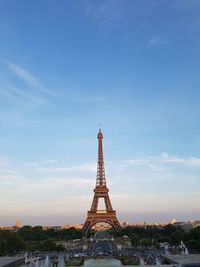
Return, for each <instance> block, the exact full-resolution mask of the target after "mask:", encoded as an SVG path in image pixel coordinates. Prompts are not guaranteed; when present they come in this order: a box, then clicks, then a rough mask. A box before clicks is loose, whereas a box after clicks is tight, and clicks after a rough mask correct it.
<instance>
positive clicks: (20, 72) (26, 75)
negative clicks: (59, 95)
mask: <svg viewBox="0 0 200 267" xmlns="http://www.w3.org/2000/svg"><path fill="white" fill-rule="evenodd" d="M7 65H8V68H9V69H10V70H11V71H12V72H13V73H14V74H15V75H17V76H18V77H19V78H21V79H22V80H23V81H24V82H26V83H27V84H28V85H29V86H31V87H32V88H33V89H36V90H40V91H41V92H43V93H46V94H49V95H51V96H55V94H53V93H52V92H51V91H50V90H48V89H47V88H46V87H44V86H43V85H42V84H41V83H40V81H39V80H38V79H37V78H36V77H34V76H33V75H32V74H31V73H30V72H29V71H28V70H26V69H25V68H22V67H21V66H19V65H16V64H14V63H11V62H7Z"/></svg>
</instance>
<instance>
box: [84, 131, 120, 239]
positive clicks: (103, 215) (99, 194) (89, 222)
mask: <svg viewBox="0 0 200 267" xmlns="http://www.w3.org/2000/svg"><path fill="white" fill-rule="evenodd" d="M97 139H98V164H97V178H96V187H95V189H94V197H93V201H92V206H91V209H90V210H89V211H88V213H87V219H86V221H85V223H84V225H83V228H82V231H83V235H87V234H88V232H89V231H90V229H91V227H92V226H93V225H95V224H96V223H100V222H104V223H108V224H110V225H111V226H112V227H113V228H114V230H115V231H119V230H120V228H121V226H120V223H119V221H118V219H117V217H116V211H115V210H113V208H112V205H111V201H110V198H109V194H108V192H109V189H108V188H107V186H106V177H105V169H104V160H103V142H102V141H103V134H102V132H101V129H100V130H99V133H98V135H97ZM100 198H103V199H104V202H105V210H98V202H99V199H100Z"/></svg>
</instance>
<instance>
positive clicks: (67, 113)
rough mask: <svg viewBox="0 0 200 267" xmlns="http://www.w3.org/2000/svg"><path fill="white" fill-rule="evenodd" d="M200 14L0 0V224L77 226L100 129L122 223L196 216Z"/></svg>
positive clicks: (183, 8)
mask: <svg viewBox="0 0 200 267" xmlns="http://www.w3.org/2000/svg"><path fill="white" fill-rule="evenodd" d="M199 12H200V2H199V1H198V0H190V1H186V0H182V1H179V0H173V1H168V0H159V1H158V0H151V1H148V2H147V1H144V0H141V1H140V2H138V1H130V0H123V1H122V0H115V1H114V0H102V1H98V0H93V1H92V0H80V1H76V2H75V1H71V0H69V1H63V0H61V1H60V2H59V4H58V3H55V1H53V0H48V1H47V0H44V1H43V2H41V3H36V2H34V1H29V2H27V1H25V0H21V1H20V2H19V1H17V0H14V1H11V0H6V1H5V0H1V1H0V210H1V214H0V225H8V224H13V223H14V222H15V221H16V220H19V221H21V222H22V223H23V224H34V225H35V224H46V225H48V224H56V225H63V224H68V223H83V222H84V219H85V214H86V212H87V210H88V209H89V208H90V205H91V201H92V197H93V191H92V190H93V189H94V187H95V181H96V169H97V162H96V161H97V138H96V135H97V132H98V125H99V124H101V128H102V132H103V135H104V139H103V146H104V161H105V173H106V180H107V185H108V188H109V189H110V192H109V194H110V198H111V202H112V205H113V208H114V209H115V210H116V211H117V216H118V218H119V220H120V221H129V222H133V223H134V222H139V221H147V222H154V221H168V220H170V219H172V218H176V219H177V221H182V220H198V219H199V217H198V216H199V215H198V214H199V213H200V208H199V205H198V203H199V202H200V191H199V188H200V175H199V174H200V156H199V148H200V125H199V114H200V107H199V100H200V91H199V84H200V77H199V67H200V66H199V65H200V63H199V62H200V54H199V45H200V35H199V33H200V21H199ZM69 201H70V203H69ZM130 203H131V205H130Z"/></svg>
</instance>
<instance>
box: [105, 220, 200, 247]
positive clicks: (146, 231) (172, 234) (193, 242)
mask: <svg viewBox="0 0 200 267" xmlns="http://www.w3.org/2000/svg"><path fill="white" fill-rule="evenodd" d="M110 233H111V234H113V235H114V232H113V230H112V229H110ZM124 235H127V236H128V237H129V238H130V240H131V243H132V245H133V246H140V245H141V246H143V247H148V246H151V245H153V246H155V247H158V246H159V243H160V242H168V243H170V244H171V245H179V244H180V242H181V240H182V241H184V242H185V244H186V245H187V247H188V248H189V249H193V250H195V251H200V227H197V228H194V229H192V230H190V232H184V231H183V229H182V228H180V227H178V226H175V225H171V224H169V225H166V226H164V227H157V226H146V227H137V226H128V227H126V228H123V229H122V230H121V231H120V232H118V233H117V236H119V237H122V236H124Z"/></svg>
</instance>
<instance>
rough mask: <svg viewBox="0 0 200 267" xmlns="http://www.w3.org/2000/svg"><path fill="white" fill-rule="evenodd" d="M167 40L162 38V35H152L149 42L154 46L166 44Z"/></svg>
mask: <svg viewBox="0 0 200 267" xmlns="http://www.w3.org/2000/svg"><path fill="white" fill-rule="evenodd" d="M165 43H166V42H165V41H164V40H163V39H162V38H161V37H158V36H156V37H152V38H151V39H150V40H149V44H150V45H153V46H159V45H164V44H165Z"/></svg>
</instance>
